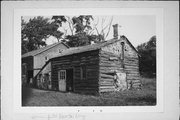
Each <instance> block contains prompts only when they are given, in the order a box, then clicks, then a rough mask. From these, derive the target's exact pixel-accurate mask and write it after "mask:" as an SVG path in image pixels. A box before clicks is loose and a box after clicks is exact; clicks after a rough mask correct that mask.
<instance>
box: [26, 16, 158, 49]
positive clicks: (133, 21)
mask: <svg viewBox="0 0 180 120" xmlns="http://www.w3.org/2000/svg"><path fill="white" fill-rule="evenodd" d="M92 16H93V15H92ZM33 17H35V16H23V19H24V20H25V21H26V22H27V21H29V19H30V18H33ZM43 17H47V18H50V19H51V16H43ZM69 17H72V16H69ZM93 18H94V20H93V21H92V22H91V25H92V27H93V26H94V25H95V24H97V23H98V25H97V29H98V31H101V30H102V26H103V27H104V26H106V25H109V23H110V21H111V19H112V25H114V24H118V26H119V27H118V34H119V35H125V36H126V37H127V38H128V39H129V41H130V42H131V43H132V44H133V45H134V46H135V47H137V46H138V45H139V44H141V43H144V42H147V41H148V40H149V39H150V38H151V37H152V36H154V35H156V19H155V16H153V15H120V16H93ZM103 20H104V21H105V22H102V21H103ZM64 29H66V30H67V34H70V31H69V29H68V25H67V24H63V26H62V28H59V30H61V31H63V30H64ZM107 31H108V27H107V29H106V31H105V33H107ZM94 33H96V31H94ZM112 38H113V27H111V29H110V32H109V35H108V37H107V38H106V39H107V40H108V39H112ZM55 42H57V40H56V39H55V38H54V37H50V38H49V39H48V40H47V42H46V43H47V44H52V43H55Z"/></svg>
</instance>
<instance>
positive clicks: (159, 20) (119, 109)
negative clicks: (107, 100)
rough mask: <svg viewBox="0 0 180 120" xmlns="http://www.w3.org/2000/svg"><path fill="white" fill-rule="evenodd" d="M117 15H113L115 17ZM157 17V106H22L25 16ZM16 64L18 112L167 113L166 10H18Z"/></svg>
mask: <svg viewBox="0 0 180 120" xmlns="http://www.w3.org/2000/svg"><path fill="white" fill-rule="evenodd" d="M112 13H113V14H112ZM82 14H88V15H111V16H112V15H155V16H156V37H157V40H158V41H157V43H156V45H157V83H156V87H157V89H156V95H157V96H156V105H155V106H90V107H89V106H88V107H85V106H84V107H81V106H80V107H74V106H69V107H64V106H56V107H50V106H49V107H41V106H37V107H30V106H29V107H28V106H26V107H22V99H21V96H22V95H21V87H22V86H21V16H49V15H82ZM13 41H14V43H13V44H14V53H13V54H14V60H13V61H14V63H13V65H14V66H13V78H14V79H13V110H14V112H15V113H64V112H65V113H77V112H78V111H81V112H83V113H93V110H95V111H100V110H102V112H103V113H119V112H163V111H164V110H163V104H164V98H163V97H164V96H163V94H164V93H163V91H164V90H163V89H164V87H163V86H164V82H163V74H164V72H163V71H164V69H163V55H164V53H163V45H164V43H163V9H162V8H62V9H59V8H58V9H15V10H14V40H13Z"/></svg>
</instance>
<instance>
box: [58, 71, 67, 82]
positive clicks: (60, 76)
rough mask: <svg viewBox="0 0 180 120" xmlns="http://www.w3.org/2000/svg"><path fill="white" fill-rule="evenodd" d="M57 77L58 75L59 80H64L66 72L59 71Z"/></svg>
mask: <svg viewBox="0 0 180 120" xmlns="http://www.w3.org/2000/svg"><path fill="white" fill-rule="evenodd" d="M58 75H59V80H66V71H65V70H60V71H59V74H58Z"/></svg>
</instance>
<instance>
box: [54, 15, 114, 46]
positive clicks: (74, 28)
mask: <svg viewBox="0 0 180 120" xmlns="http://www.w3.org/2000/svg"><path fill="white" fill-rule="evenodd" d="M52 19H56V20H55V22H57V24H59V22H60V24H59V26H60V27H61V26H62V22H64V23H67V25H68V26H69V28H68V29H69V31H70V33H71V34H68V35H66V33H67V32H66V33H65V34H64V35H65V36H64V39H63V40H62V41H63V42H66V43H67V44H68V45H69V46H71V47H78V46H84V45H89V44H90V43H91V41H94V42H95V43H97V42H100V41H103V40H104V39H105V38H106V37H107V36H108V34H109V31H110V27H111V24H112V19H111V21H110V24H109V25H107V26H105V27H103V25H104V23H103V24H102V30H101V32H99V31H98V29H97V25H98V23H97V24H96V25H94V26H93V25H92V22H93V20H94V18H93V16H92V15H80V16H73V17H72V18H71V17H69V16H53V17H52ZM57 20H59V21H57ZM103 21H104V22H105V19H103ZM107 28H108V32H107V34H105V29H107ZM65 31H67V30H65ZM94 31H96V33H95V32H94Z"/></svg>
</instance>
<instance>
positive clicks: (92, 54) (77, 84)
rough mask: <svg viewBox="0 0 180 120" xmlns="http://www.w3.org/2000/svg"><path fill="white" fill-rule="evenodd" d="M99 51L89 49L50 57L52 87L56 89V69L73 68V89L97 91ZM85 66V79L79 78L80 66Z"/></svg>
mask: <svg viewBox="0 0 180 120" xmlns="http://www.w3.org/2000/svg"><path fill="white" fill-rule="evenodd" d="M98 53H99V51H98V50H95V51H89V52H84V53H79V54H73V55H69V56H63V57H59V58H55V59H52V62H51V66H52V68H51V69H52V70H51V71H52V88H54V89H56V90H58V71H59V70H66V69H69V68H73V79H74V80H73V87H74V88H73V91H74V92H79V93H98V79H99V66H98V65H99V56H98ZM82 66H85V67H86V79H81V67H82Z"/></svg>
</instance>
